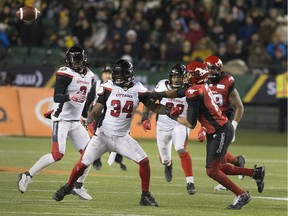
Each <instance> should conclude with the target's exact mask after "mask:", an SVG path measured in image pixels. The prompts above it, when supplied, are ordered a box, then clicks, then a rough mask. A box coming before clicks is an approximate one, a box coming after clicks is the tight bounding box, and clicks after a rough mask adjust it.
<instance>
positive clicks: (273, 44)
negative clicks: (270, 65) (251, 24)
mask: <svg viewBox="0 0 288 216" xmlns="http://www.w3.org/2000/svg"><path fill="white" fill-rule="evenodd" d="M277 49H278V50H281V52H282V54H283V55H284V56H287V47H286V46H285V44H284V43H282V42H281V41H280V37H279V35H278V34H276V33H275V34H273V35H272V38H271V41H270V42H269V43H268V45H267V46H266V50H267V52H268V54H269V55H270V56H271V58H274V57H275V56H276V53H275V51H276V50H277Z"/></svg>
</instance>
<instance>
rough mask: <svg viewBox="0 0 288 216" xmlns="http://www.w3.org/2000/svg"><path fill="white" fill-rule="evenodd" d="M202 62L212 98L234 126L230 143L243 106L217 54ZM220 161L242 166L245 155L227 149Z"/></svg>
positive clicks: (200, 132)
mask: <svg viewBox="0 0 288 216" xmlns="http://www.w3.org/2000/svg"><path fill="white" fill-rule="evenodd" d="M204 64H205V65H206V67H207V68H208V70H209V76H208V83H209V87H210V89H211V91H212V94H213V98H214V100H215V102H216V104H217V105H218V107H219V108H220V110H221V111H222V113H223V115H225V116H226V117H227V118H228V119H229V120H230V121H231V122H232V125H233V128H234V136H233V139H232V143H233V142H234V141H235V132H236V129H237V125H238V123H239V121H240V120H241V118H242V115H243V112H244V107H243V103H242V101H241V98H240V96H239V93H238V91H237V89H236V87H235V82H234V78H233V77H232V76H231V75H228V74H226V73H224V71H223V63H222V61H221V59H220V58H218V57H217V56H209V57H208V58H206V59H205V61H204ZM198 139H199V141H204V139H205V128H203V127H202V128H201V130H200V131H199V133H198ZM222 163H231V164H234V165H235V166H240V167H244V165H245V157H244V156H243V155H239V156H237V157H235V156H233V155H232V154H231V153H230V152H229V151H227V153H226V155H225V157H224V159H223V160H222ZM243 177H244V176H242V175H240V176H239V179H243ZM214 190H227V188H225V187H223V186H222V185H220V184H219V185H217V186H216V187H214Z"/></svg>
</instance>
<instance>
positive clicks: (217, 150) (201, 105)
mask: <svg viewBox="0 0 288 216" xmlns="http://www.w3.org/2000/svg"><path fill="white" fill-rule="evenodd" d="M186 68H187V81H188V84H189V87H188V89H185V88H182V89H178V90H176V91H175V90H174V91H173V90H172V91H170V92H169V91H168V92H160V93H154V95H153V97H154V98H153V99H156V98H160V97H183V95H185V96H186V100H187V103H188V112H187V117H184V118H183V117H179V116H174V117H172V118H173V119H174V120H176V121H178V122H180V123H181V124H183V125H185V126H186V127H189V128H191V129H194V128H195V126H196V124H197V120H198V121H199V122H200V123H201V125H202V126H204V127H205V128H206V130H207V134H206V138H207V144H206V173H207V175H208V176H209V177H210V178H212V179H214V180H215V181H217V182H218V183H220V184H222V185H223V186H224V187H226V188H227V189H228V190H230V191H232V192H233V193H234V194H235V195H236V199H235V200H234V201H233V203H232V204H231V205H229V206H228V209H241V208H242V207H243V206H244V205H246V204H247V203H248V202H249V201H250V200H251V197H250V195H249V193H248V191H244V190H243V189H241V188H240V187H238V186H237V185H236V184H235V183H234V182H232V181H231V180H230V179H229V178H228V177H227V175H245V176H250V177H252V178H253V179H255V180H256V184H257V187H258V192H259V193H261V192H262V191H263V189H264V176H265V168H264V167H255V168H254V169H248V168H242V167H237V166H232V165H230V164H227V163H225V164H222V163H221V161H222V160H223V158H224V156H225V154H226V152H227V149H228V147H229V145H230V143H231V141H232V139H233V136H234V129H233V126H232V124H231V122H230V121H229V120H228V118H227V117H226V116H224V115H223V114H222V112H221V110H220V109H219V107H218V105H217V104H216V102H215V100H214V99H213V94H212V92H211V90H210V88H209V86H208V83H207V81H208V75H209V71H208V68H207V67H206V65H205V64H203V63H202V62H192V63H189V64H188V65H187V66H186ZM151 100H152V99H151Z"/></svg>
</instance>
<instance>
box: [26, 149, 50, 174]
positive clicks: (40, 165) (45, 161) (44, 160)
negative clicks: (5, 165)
mask: <svg viewBox="0 0 288 216" xmlns="http://www.w3.org/2000/svg"><path fill="white" fill-rule="evenodd" d="M54 162H55V160H54V158H53V156H52V154H51V153H48V154H45V155H43V156H42V157H41V158H40V159H39V160H38V161H37V162H36V163H35V164H34V165H33V166H32V167H31V169H30V170H29V173H30V175H31V176H34V175H35V174H37V173H38V172H40V171H41V170H42V169H44V168H45V167H47V166H49V165H50V164H52V163H54Z"/></svg>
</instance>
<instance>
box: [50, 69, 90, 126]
mask: <svg viewBox="0 0 288 216" xmlns="http://www.w3.org/2000/svg"><path fill="white" fill-rule="evenodd" d="M56 74H58V75H61V76H65V77H68V78H71V79H72V81H71V83H70V84H69V85H68V86H67V88H66V92H65V94H67V95H69V94H71V93H74V92H77V91H82V93H83V94H85V95H86V96H87V94H88V92H89V91H90V89H91V86H92V80H94V73H93V72H92V71H91V70H90V69H89V68H87V73H86V74H85V76H83V75H81V74H79V73H77V72H75V71H74V70H72V69H71V68H68V67H61V68H59V70H58V71H57V73H56ZM84 105H85V102H83V103H78V102H75V101H66V102H65V103H55V102H54V105H53V109H54V112H53V113H52V115H51V117H52V120H54V121H57V120H66V121H69V120H79V119H80V117H81V113H82V110H83V107H84Z"/></svg>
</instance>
